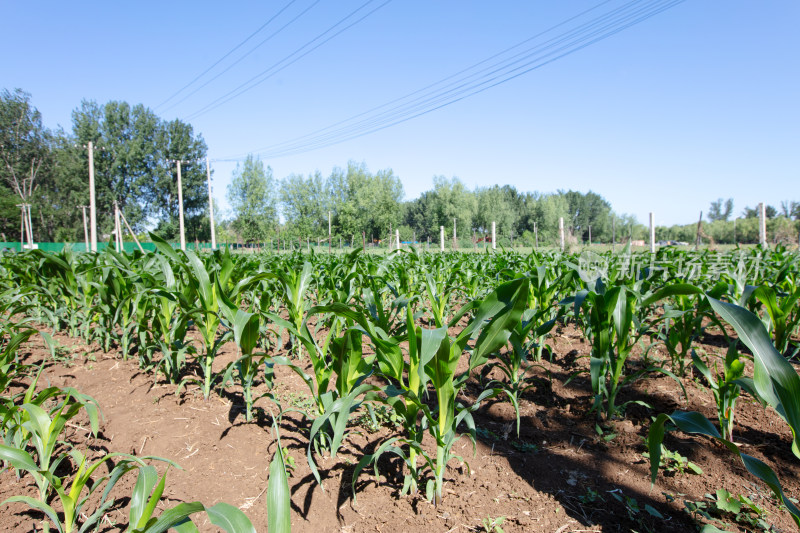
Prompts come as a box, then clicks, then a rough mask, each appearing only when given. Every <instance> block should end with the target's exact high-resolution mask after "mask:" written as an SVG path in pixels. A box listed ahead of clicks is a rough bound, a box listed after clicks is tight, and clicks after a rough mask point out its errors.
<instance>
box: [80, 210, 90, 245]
mask: <svg viewBox="0 0 800 533" xmlns="http://www.w3.org/2000/svg"><path fill="white" fill-rule="evenodd" d="M87 207H89V206H87V205H79V206H78V209H80V210H81V211H83V240H84V242H85V243H86V248H85V251H87V252H88V251H89V250H90V248H89V226H88V224H87V223H86V208H87Z"/></svg>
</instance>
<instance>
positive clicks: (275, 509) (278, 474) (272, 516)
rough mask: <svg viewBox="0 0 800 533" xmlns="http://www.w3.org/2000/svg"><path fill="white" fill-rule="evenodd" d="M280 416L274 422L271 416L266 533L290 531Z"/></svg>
mask: <svg viewBox="0 0 800 533" xmlns="http://www.w3.org/2000/svg"><path fill="white" fill-rule="evenodd" d="M280 416H281V415H280V414H279V415H278V419H277V420H276V419H275V417H274V416H273V419H272V420H273V424H272V427H273V429H274V430H275V453H274V454H273V455H272V461H270V463H269V478H268V480H267V483H268V485H267V531H268V532H269V533H290V532H291V530H292V522H291V517H292V516H291V514H292V507H291V506H292V500H291V492H289V476H288V475H287V474H286V457H285V456H284V453H283V446H281V434H280V430H279V429H278V427H279V424H278V421H279V420H280Z"/></svg>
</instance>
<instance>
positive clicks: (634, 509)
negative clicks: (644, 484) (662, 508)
mask: <svg viewBox="0 0 800 533" xmlns="http://www.w3.org/2000/svg"><path fill="white" fill-rule="evenodd" d="M608 493H609V494H611V496H613V497H614V499H616V500H617V501H618V502H620V503H622V504H623V505H624V506H625V510H626V511H627V512H628V518H630V520H631V521H632V522H636V524H637V525H638V526H639V528H641V529H642V530H643V531H656V530H655V529H653V527H652V526H651V523H650V522H652V520H651V519H653V518H655V519H659V520H664V515H662V514H661V513H660V512H658V510H657V509H655V508H654V507H653V506H651V505H649V504H645V505H644V506H643V507H642V506H640V505H639V502H638V501H636V499H635V498H631V497H630V496H627V495H626V494H623V492H622V490H621V489H615V490H611V491H609V492H608Z"/></svg>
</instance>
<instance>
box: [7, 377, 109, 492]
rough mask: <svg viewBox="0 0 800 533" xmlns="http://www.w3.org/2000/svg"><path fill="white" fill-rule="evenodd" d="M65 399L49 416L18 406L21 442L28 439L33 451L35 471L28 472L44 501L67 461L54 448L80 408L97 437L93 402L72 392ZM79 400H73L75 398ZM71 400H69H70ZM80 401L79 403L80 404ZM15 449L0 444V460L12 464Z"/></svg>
mask: <svg viewBox="0 0 800 533" xmlns="http://www.w3.org/2000/svg"><path fill="white" fill-rule="evenodd" d="M65 392H66V394H67V396H66V398H65V399H64V401H63V403H62V404H61V405H60V406H59V407H58V408H57V409H55V411H54V412H53V413H52V415H51V414H49V413H48V412H47V411H45V410H44V409H43V408H42V407H41V406H39V405H36V404H35V403H25V404H23V405H22V406H21V411H22V416H21V422H20V427H19V428H16V430H18V431H22V432H23V436H22V439H21V442H22V443H24V442H26V441H27V440H30V441H31V442H32V444H33V446H34V448H35V449H36V458H37V463H36V465H37V468H36V469H34V470H29V471H30V473H31V475H33V477H34V480H35V481H36V485H37V487H38V488H39V499H40V500H42V501H44V499H45V497H46V495H47V493H48V491H49V489H50V486H51V479H52V478H53V476H54V472H55V470H56V468H57V467H58V465H59V464H60V463H61V461H63V460H64V459H65V458H66V454H63V453H62V454H59V455H57V456H56V455H55V448H56V445H57V444H59V442H60V440H59V437H60V436H61V432H62V431H63V430H64V426H65V425H66V423H67V422H68V421H69V420H70V419H71V418H73V417H74V416H75V415H76V414H78V411H80V410H81V408H83V409H84V410H85V411H86V412H87V413H88V415H89V420H90V424H91V429H92V433H93V434H94V435H95V436H96V435H97V432H98V430H99V423H98V418H97V415H98V412H97V405H96V402H94V400H93V399H91V398H89V397H88V396H83V395H80V394H79V393H77V391H74V390H73V389H66V390H65ZM75 396H78V397H79V399H78V400H77V401H75V399H74V397H75ZM71 400H72V401H71ZM81 400H82V401H81ZM16 451H19V450H17V449H16V448H13V447H11V446H7V445H5V444H2V445H0V458H2V459H3V460H5V461H9V462H12V464H13V460H12V458H13V457H14V453H15V452H16Z"/></svg>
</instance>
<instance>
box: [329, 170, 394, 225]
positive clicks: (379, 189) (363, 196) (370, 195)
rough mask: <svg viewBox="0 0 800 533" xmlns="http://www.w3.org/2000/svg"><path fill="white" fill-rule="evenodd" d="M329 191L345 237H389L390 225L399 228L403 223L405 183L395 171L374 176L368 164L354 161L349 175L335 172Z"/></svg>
mask: <svg viewBox="0 0 800 533" xmlns="http://www.w3.org/2000/svg"><path fill="white" fill-rule="evenodd" d="M329 188H330V190H331V191H332V193H333V201H332V207H331V208H332V210H333V211H334V212H335V214H336V223H337V227H338V229H339V231H340V232H341V233H342V234H343V235H344V236H346V237H347V236H350V235H360V234H361V232H362V231H363V232H365V233H366V235H367V236H370V235H374V236H376V237H385V236H387V235H388V231H389V226H390V225H391V226H392V227H393V228H396V227H397V226H398V224H400V221H401V215H402V212H401V207H400V202H401V200H402V199H403V184H402V183H401V182H400V178H398V177H397V176H395V175H394V173H393V172H392V170H391V169H386V170H381V171H379V172H378V173H377V174H371V173H370V172H369V171H368V170H367V167H366V165H365V164H364V163H361V164H356V163H355V162H353V161H350V162H349V163H348V164H347V172H346V173H344V172H342V171H341V170H340V169H334V171H333V173H332V175H331V177H330V178H329Z"/></svg>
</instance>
